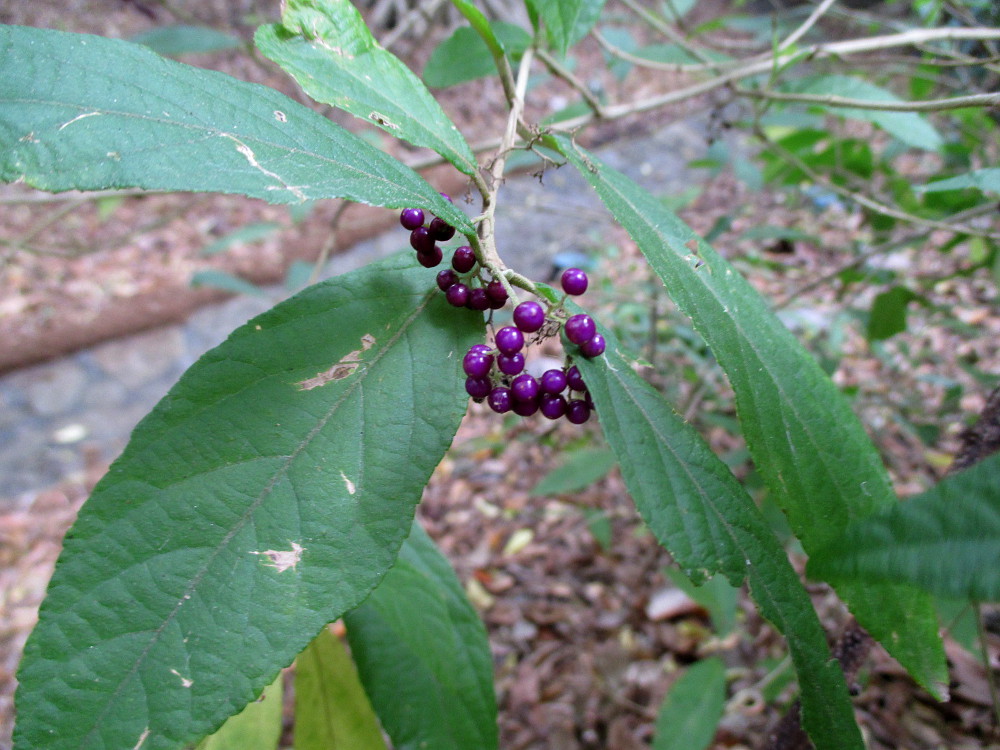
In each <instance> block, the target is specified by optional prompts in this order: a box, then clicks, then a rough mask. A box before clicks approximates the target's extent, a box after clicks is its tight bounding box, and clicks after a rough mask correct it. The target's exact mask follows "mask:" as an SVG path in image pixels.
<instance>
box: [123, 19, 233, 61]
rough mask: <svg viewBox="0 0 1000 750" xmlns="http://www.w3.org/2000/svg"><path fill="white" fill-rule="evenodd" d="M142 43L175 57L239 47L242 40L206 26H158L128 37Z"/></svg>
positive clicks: (161, 53)
mask: <svg viewBox="0 0 1000 750" xmlns="http://www.w3.org/2000/svg"><path fill="white" fill-rule="evenodd" d="M129 41H130V42H134V43H135V44H143V45H145V46H147V47H149V48H150V49H151V50H153V52H156V53H157V54H159V55H167V56H170V57H176V56H177V55H185V54H189V53H195V52H218V51H220V50H225V49H233V48H234V47H239V46H240V45H241V44H242V42H241V41H240V40H239V39H238V38H237V37H235V36H233V35H232V34H225V33H223V32H221V31H216V30H215V29H210V28H208V27H207V26H184V25H178V26H160V27H158V28H155V29H150V30H149V31H144V32H143V33H141V34H136V35H135V36H133V37H131V38H130V39H129Z"/></svg>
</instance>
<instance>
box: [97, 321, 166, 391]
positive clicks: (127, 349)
mask: <svg viewBox="0 0 1000 750" xmlns="http://www.w3.org/2000/svg"><path fill="white" fill-rule="evenodd" d="M183 353H184V336H183V334H182V331H181V329H180V328H177V327H171V328H160V329H157V330H155V331H149V332H147V333H140V334H139V335H137V336H129V337H128V338H127V339H122V340H121V341H110V342H108V343H106V344H101V345H100V346H98V347H97V348H95V349H94V350H93V355H94V359H95V360H96V361H97V363H98V365H99V366H100V368H101V369H102V370H103V371H104V372H105V373H107V374H108V375H110V376H111V377H113V378H115V379H116V380H118V381H119V382H121V383H123V384H124V385H125V386H126V387H128V388H138V387H139V386H141V385H143V384H145V383H149V382H152V381H154V380H157V379H159V378H164V377H167V376H169V375H171V374H172V373H174V372H175V371H176V370H177V369H178V364H177V363H178V361H179V360H180V358H181V356H182V355H183Z"/></svg>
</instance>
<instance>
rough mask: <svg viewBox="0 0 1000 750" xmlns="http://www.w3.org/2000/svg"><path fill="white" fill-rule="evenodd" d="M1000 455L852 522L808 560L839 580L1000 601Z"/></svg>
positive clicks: (825, 575) (818, 570) (816, 570)
mask: <svg viewBox="0 0 1000 750" xmlns="http://www.w3.org/2000/svg"><path fill="white" fill-rule="evenodd" d="M998 478H1000V455H994V456H991V457H989V458H987V459H985V460H983V461H981V462H980V463H978V464H976V465H975V466H972V467H970V468H968V469H965V470H964V471H961V472H959V473H958V474H954V475H953V476H950V477H947V478H945V479H944V480H942V481H941V483H940V484H938V485H937V486H935V487H933V488H932V489H930V490H928V491H927V492H925V493H923V494H921V495H919V496H917V497H913V498H910V499H909V500H906V501H905V502H903V503H900V504H898V505H896V506H894V507H893V508H891V509H890V510H888V511H887V512H885V513H881V514H879V515H877V516H873V517H871V518H866V519H864V520H862V521H857V522H855V523H852V524H851V525H850V526H848V527H847V529H845V530H844V532H843V534H841V535H840V536H838V537H837V539H835V540H834V541H833V542H832V543H831V544H830V545H829V546H828V547H826V548H824V549H822V550H819V551H818V552H817V553H816V554H815V555H814V556H813V557H811V558H810V560H809V567H808V571H809V574H810V575H817V576H821V577H823V578H830V579H832V580H834V581H839V580H853V581H858V582H861V583H869V582H876V581H893V582H903V583H910V584H913V585H914V586H919V587H921V588H924V589H927V590H928V591H931V592H933V593H935V594H939V595H941V596H949V597H962V598H966V599H971V600H976V601H1000V479H998Z"/></svg>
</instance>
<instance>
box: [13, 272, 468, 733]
mask: <svg viewBox="0 0 1000 750" xmlns="http://www.w3.org/2000/svg"><path fill="white" fill-rule="evenodd" d="M411 255H412V254H409V253H407V254H405V255H400V256H393V257H392V258H389V259H387V260H386V261H383V262H380V263H378V264H376V265H371V266H368V267H365V268H363V269H360V270H358V271H355V272H353V273H350V274H347V275H344V276H339V277H336V278H334V279H331V280H330V281H327V282H323V283H321V284H317V285H315V286H313V287H310V288H309V289H306V290H304V291H303V292H301V293H299V294H298V295H296V296H294V297H292V298H291V299H289V300H287V301H286V302H283V303H281V304H279V305H278V306H277V307H275V308H274V309H272V310H270V311H268V312H266V313H264V314H263V315H261V316H259V317H257V318H255V319H253V320H251V321H250V322H249V323H247V324H246V325H244V326H243V327H241V328H239V329H238V330H236V331H235V332H234V333H233V334H232V335H230V337H229V338H228V339H227V340H226V341H225V342H224V343H223V344H221V345H220V346H219V347H217V348H216V349H214V350H212V351H211V352H209V353H208V354H206V355H205V356H203V357H202V358H201V359H200V360H198V362H196V363H195V364H194V365H193V366H192V367H191V368H190V369H189V370H188V371H187V373H185V375H184V376H183V377H182V378H181V380H180V381H179V382H178V383H177V385H176V386H175V387H174V388H173V389H172V390H171V391H170V393H169V394H167V396H166V397H165V398H164V399H163V400H162V401H161V402H160V404H159V405H157V407H156V408H155V409H154V410H153V411H152V412H151V413H150V414H149V415H148V416H147V417H146V418H145V419H144V420H143V421H142V422H141V423H140V424H139V426H138V427H137V428H136V430H135V432H134V433H133V435H132V439H131V441H130V442H129V445H128V447H126V449H125V451H124V453H123V454H122V456H121V457H120V458H119V459H118V460H117V461H116V462H115V463H114V464H113V465H112V466H111V468H110V469H109V471H108V474H107V475H106V476H105V477H104V479H102V480H101V482H100V483H99V484H98V485H97V487H96V488H95V489H94V492H93V494H92V495H91V497H90V499H89V500H88V501H87V503H86V504H85V505H84V506H83V508H82V510H81V511H80V515H79V517H78V519H77V521H76V524H75V525H74V526H73V528H72V529H71V530H70V531H69V533H68V534H67V536H66V542H65V546H64V549H63V553H62V555H61V557H60V559H59V562H58V564H57V566H56V571H55V574H54V576H53V578H52V583H51V585H50V587H49V593H48V596H47V598H46V599H45V601H44V602H43V604H42V608H41V614H40V620H39V624H38V626H37V627H36V628H35V631H34V632H33V633H32V635H31V637H30V639H29V641H28V644H27V646H26V648H25V656H24V661H23V662H22V665H21V670H20V672H19V675H18V678H19V680H20V687H19V690H18V693H17V710H18V723H17V727H16V730H15V731H16V747H17V748H24V749H25V750H27V748H41V747H44V748H46V750H60V749H61V748H75V750H84V749H90V748H104V747H124V748H131V747H134V746H136V745H137V743H139V742H140V741H141V742H142V748H143V750H159V749H161V748H175V747H179V746H181V745H183V744H184V743H186V742H191V741H195V740H198V739H200V738H201V737H203V736H204V735H206V734H208V733H209V732H212V731H214V730H215V729H216V728H218V726H219V725H220V724H221V723H222V721H223V720H224V719H226V718H227V717H228V716H230V715H231V714H233V713H235V712H236V711H238V710H240V709H241V708H242V707H243V706H244V705H246V703H247V702H248V701H250V700H252V699H253V698H254V697H255V696H256V695H258V694H259V693H260V691H261V690H262V689H263V688H264V686H265V685H267V684H269V683H270V682H271V681H272V680H273V679H274V676H275V674H276V673H277V672H278V670H279V669H281V668H282V667H285V666H287V665H288V664H290V663H291V662H292V660H293V659H294V658H295V656H296V655H297V654H298V653H299V652H300V651H301V650H302V649H303V648H305V646H306V645H307V644H308V643H309V642H310V641H311V640H312V639H313V638H314V637H315V635H316V633H318V632H319V630H320V629H321V628H322V627H323V626H324V625H325V624H326V623H328V622H331V621H332V620H334V619H336V618H337V617H339V616H341V615H342V614H343V613H344V612H346V611H347V610H349V609H351V608H353V607H355V606H357V605H358V604H359V603H360V602H361V601H362V600H363V599H364V598H365V597H366V596H367V595H368V593H369V592H370V591H371V590H372V589H373V588H374V586H375V585H376V583H377V582H378V580H379V579H380V578H381V576H382V575H383V574H384V573H385V572H386V571H387V570H388V569H389V568H390V567H391V565H392V564H393V562H394V560H395V558H396V554H397V551H398V549H399V547H400V545H401V544H402V543H403V540H404V539H405V538H406V536H407V534H408V533H409V531H410V525H411V521H412V518H413V511H414V507H415V506H416V504H417V502H418V501H419V499H420V495H421V492H422V490H423V488H424V485H425V484H426V482H427V480H428V478H429V477H430V474H431V472H432V471H433V469H434V467H435V466H436V465H437V464H438V462H439V461H440V459H441V457H442V456H443V455H444V451H445V450H446V449H447V447H448V445H449V444H450V443H451V440H452V437H453V436H454V433H455V430H456V429H457V427H458V424H459V422H460V420H461V418H462V415H463V414H464V413H465V410H466V406H467V401H468V399H467V397H466V395H465V393H464V392H463V390H462V387H461V383H462V380H463V376H462V371H461V359H462V358H461V354H460V353H461V352H463V351H465V350H467V349H468V347H469V346H470V345H471V344H473V343H474V342H475V341H476V340H479V339H480V337H481V336H482V316H481V314H479V313H473V312H472V311H461V310H455V309H454V308H453V307H450V306H449V305H448V304H447V302H445V300H444V298H443V296H442V295H441V293H440V292H439V291H437V289H436V287H434V283H433V273H429V272H428V271H427V269H424V268H421V267H419V266H418V265H417V264H416V261H415V260H414V259H413V258H412V257H409V256H411Z"/></svg>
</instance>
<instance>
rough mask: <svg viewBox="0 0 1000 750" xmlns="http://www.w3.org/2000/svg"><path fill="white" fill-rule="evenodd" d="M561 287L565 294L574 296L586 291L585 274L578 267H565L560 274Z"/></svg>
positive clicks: (586, 281)
mask: <svg viewBox="0 0 1000 750" xmlns="http://www.w3.org/2000/svg"><path fill="white" fill-rule="evenodd" d="M561 281H562V288H563V291H564V292H566V294H572V295H573V296H574V297H575V296H576V295H578V294H583V293H584V292H585V291H587V283H588V280H587V274H586V273H584V272H583V271H581V270H580V269H579V268H567V269H566V270H565V271H563V275H562V279H561Z"/></svg>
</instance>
